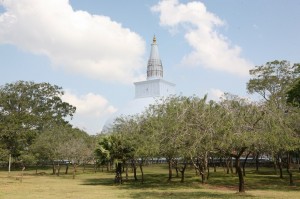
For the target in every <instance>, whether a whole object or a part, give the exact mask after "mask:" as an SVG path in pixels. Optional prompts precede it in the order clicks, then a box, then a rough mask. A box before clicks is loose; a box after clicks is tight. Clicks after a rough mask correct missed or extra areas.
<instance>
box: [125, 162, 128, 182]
mask: <svg viewBox="0 0 300 199" xmlns="http://www.w3.org/2000/svg"><path fill="white" fill-rule="evenodd" d="M125 167H126V169H125V180H128V164H127V163H125Z"/></svg>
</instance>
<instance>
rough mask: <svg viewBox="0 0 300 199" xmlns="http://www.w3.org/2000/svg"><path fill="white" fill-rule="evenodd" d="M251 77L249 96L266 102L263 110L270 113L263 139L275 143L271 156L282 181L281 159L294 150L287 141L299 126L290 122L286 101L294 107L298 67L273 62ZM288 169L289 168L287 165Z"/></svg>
mask: <svg viewBox="0 0 300 199" xmlns="http://www.w3.org/2000/svg"><path fill="white" fill-rule="evenodd" d="M250 75H251V76H252V78H251V79H250V80H249V82H248V83H247V89H248V92H249V93H251V94H252V93H257V94H259V95H261V96H262V97H263V98H264V100H265V107H266V108H267V109H268V110H266V111H267V112H268V113H269V114H268V115H267V116H268V117H269V120H270V121H269V122H266V124H269V125H270V126H271V127H272V128H271V129H269V131H268V135H266V136H265V137H267V138H269V141H274V140H276V141H277V142H276V143H273V146H272V147H273V149H272V152H274V153H277V154H275V155H274V156H277V164H278V166H279V170H280V177H281V178H282V159H283V155H284V154H285V153H287V154H289V153H290V152H291V151H285V150H295V148H291V147H290V143H289V140H290V138H291V137H290V136H291V134H295V133H297V131H298V130H297V129H298V128H299V125H298V124H296V123H294V122H293V121H291V120H290V118H292V117H294V115H297V113H296V114H295V111H294V110H293V109H294V108H293V107H291V106H289V104H288V103H287V101H288V102H290V103H293V104H294V105H297V101H298V98H297V96H298V94H297V93H298V84H299V82H298V81H299V75H300V64H298V63H295V64H293V65H291V64H290V63H289V62H288V61H285V60H283V61H277V60H276V61H273V62H267V63H266V64H265V65H262V66H256V67H255V69H253V70H250ZM296 112H297V111H296ZM273 113H276V115H274V114H273ZM271 116H272V117H271ZM297 127H298V128H297ZM278 131H279V132H278ZM290 131H292V132H290ZM296 137H298V136H296ZM298 139H299V138H298ZM266 143H268V142H266ZM298 148H299V147H298ZM287 167H289V163H288V162H287ZM290 178H292V175H290ZM291 181H292V180H291Z"/></svg>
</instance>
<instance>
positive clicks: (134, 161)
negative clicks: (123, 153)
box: [132, 159, 138, 181]
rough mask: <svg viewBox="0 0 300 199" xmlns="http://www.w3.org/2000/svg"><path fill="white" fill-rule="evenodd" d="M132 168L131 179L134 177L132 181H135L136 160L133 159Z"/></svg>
mask: <svg viewBox="0 0 300 199" xmlns="http://www.w3.org/2000/svg"><path fill="white" fill-rule="evenodd" d="M132 168H133V177H134V180H135V181H137V180H138V179H137V176H136V160H135V159H133V160H132Z"/></svg>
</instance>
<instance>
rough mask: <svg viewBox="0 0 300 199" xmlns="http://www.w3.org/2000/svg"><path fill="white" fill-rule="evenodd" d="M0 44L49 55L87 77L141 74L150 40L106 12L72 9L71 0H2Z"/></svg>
mask: <svg viewBox="0 0 300 199" xmlns="http://www.w3.org/2000/svg"><path fill="white" fill-rule="evenodd" d="M0 6H2V7H3V8H4V9H5V12H4V13H2V14H1V15H0V44H1V43H8V44H12V45H15V46H17V47H19V48H21V49H23V50H24V51H28V52H31V53H35V54H41V55H45V56H47V57H48V58H49V59H50V60H51V62H52V63H53V65H54V66H55V67H60V68H63V69H64V70H65V71H68V72H73V73H78V74H83V75H85V76H88V77H92V78H96V79H101V80H106V81H120V82H132V81H133V80H135V79H136V78H139V77H140V72H139V71H140V67H141V66H143V64H142V59H143V54H144V51H145V41H144V40H143V39H142V38H141V37H140V36H139V35H138V34H136V33H135V32H132V31H131V30H129V29H127V28H124V27H122V25H121V24H120V23H117V22H115V21H113V20H111V19H110V18H109V17H107V16H100V15H91V14H89V13H88V12H85V11H81V10H77V11H75V10H73V8H72V7H71V5H70V3H69V1H68V0H51V1H47V0H45V1H41V0H18V1H16V0H0Z"/></svg>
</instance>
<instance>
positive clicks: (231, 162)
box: [230, 157, 233, 174]
mask: <svg viewBox="0 0 300 199" xmlns="http://www.w3.org/2000/svg"><path fill="white" fill-rule="evenodd" d="M230 173H231V174H233V161H232V157H230Z"/></svg>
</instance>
